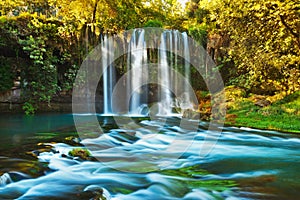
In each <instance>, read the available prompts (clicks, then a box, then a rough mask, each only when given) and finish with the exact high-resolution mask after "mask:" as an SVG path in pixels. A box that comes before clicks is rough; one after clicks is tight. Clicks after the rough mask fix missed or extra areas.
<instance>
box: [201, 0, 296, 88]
mask: <svg viewBox="0 0 300 200" xmlns="http://www.w3.org/2000/svg"><path fill="white" fill-rule="evenodd" d="M199 7H200V8H202V9H205V10H209V12H210V15H209V17H210V19H211V20H212V22H213V23H214V24H215V25H216V27H218V29H216V32H226V33H227V34H228V35H229V36H230V41H231V42H230V47H229V48H228V49H227V52H228V54H229V56H230V57H231V58H232V59H233V60H234V61H235V63H236V65H237V66H238V69H239V75H240V78H241V79H240V81H242V82H240V83H242V84H243V85H244V86H246V87H248V88H255V87H259V88H260V89H263V90H264V91H270V90H272V91H277V90H285V91H288V92H292V91H294V90H298V89H300V82H299V80H300V59H299V58H300V2H299V1H298V0H285V1H281V0H265V1H261V0H214V1H210V0H202V1H200V2H199Z"/></svg>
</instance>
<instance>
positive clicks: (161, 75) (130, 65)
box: [101, 29, 191, 116]
mask: <svg viewBox="0 0 300 200" xmlns="http://www.w3.org/2000/svg"><path fill="white" fill-rule="evenodd" d="M158 37H159V36H158ZM158 37H156V38H155V37H154V40H157V41H155V44H156V46H155V47H154V49H158V52H157V54H156V56H157V57H156V58H155V59H154V60H153V58H152V60H151V59H150V58H148V54H147V51H153V47H148V46H147V45H148V42H149V43H151V42H150V41H149V38H150V39H151V37H148V36H147V37H146V36H145V30H144V29H135V30H133V31H132V34H131V35H130V37H129V38H126V37H125V39H124V41H125V42H126V44H125V46H126V48H127V50H128V51H127V53H126V57H127V63H126V65H125V66H127V73H126V74H127V75H126V76H127V77H126V79H125V87H124V89H125V91H126V92H127V94H126V95H125V98H124V101H125V99H127V103H128V105H125V106H126V107H127V109H125V110H126V111H125V112H127V113H124V112H123V113H122V114H131V115H141V114H144V113H140V110H143V109H140V107H143V108H144V107H145V104H146V105H147V103H149V102H148V100H147V98H148V91H147V90H148V89H147V87H143V82H145V80H147V79H148V77H150V75H151V76H153V75H156V74H157V84H158V85H159V88H160V89H158V90H157V91H156V92H157V94H156V96H157V97H158V99H157V105H158V110H157V111H156V112H157V113H155V114H157V115H164V116H167V115H172V114H174V113H172V107H173V106H174V105H175V104H174V99H173V97H172V89H171V88H173V90H176V91H179V90H178V88H180V93H181V95H180V98H179V99H180V101H177V103H176V105H175V106H179V107H183V108H186V107H187V108H190V107H191V103H190V98H189V96H190V92H191V91H189V84H190V64H189V62H188V61H186V60H185V61H184V62H182V61H181V60H182V58H180V57H179V56H178V55H177V54H178V53H180V54H181V55H182V56H183V57H184V59H189V58H190V52H189V43H188V36H187V34H186V33H180V32H179V31H177V30H166V31H163V32H162V33H161V34H160V38H158ZM152 39H153V38H152ZM114 42H115V41H114V40H113V39H111V38H110V37H108V36H104V39H103V44H102V46H101V49H102V65H103V69H105V68H106V67H107V66H109V67H107V70H103V91H104V109H103V110H104V112H103V113H104V114H120V113H114V112H113V111H114V110H115V109H114V108H115V107H117V106H118V105H113V104H114V103H112V102H113V101H112V98H113V89H114V86H115V84H116V78H115V75H114V73H115V72H114V70H115V69H114V68H115V67H114V66H112V62H113V58H114V49H113V48H114ZM152 55H153V54H152ZM149 57H150V56H149ZM180 59H181V60H180ZM153 61H155V62H156V63H153ZM181 63H183V64H181ZM148 64H152V65H153V64H155V65H157V66H158V69H157V71H155V69H154V68H149V67H147V66H148ZM182 65H183V66H182ZM172 70H173V72H172ZM174 71H175V72H176V73H174ZM178 74H182V75H183V76H184V78H185V80H186V81H184V82H180V83H178V82H177V80H178ZM145 94H146V95H145ZM176 98H178V97H176ZM178 102H179V103H178ZM116 110H118V109H116Z"/></svg>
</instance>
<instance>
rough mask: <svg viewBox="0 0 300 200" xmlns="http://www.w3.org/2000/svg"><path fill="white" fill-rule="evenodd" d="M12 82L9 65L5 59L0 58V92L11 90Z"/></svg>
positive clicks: (11, 72)
mask: <svg viewBox="0 0 300 200" xmlns="http://www.w3.org/2000/svg"><path fill="white" fill-rule="evenodd" d="M13 81H14V74H13V70H12V67H11V63H10V62H9V60H8V59H6V58H5V57H3V56H0V92H3V91H6V90H9V89H11V87H12V86H13Z"/></svg>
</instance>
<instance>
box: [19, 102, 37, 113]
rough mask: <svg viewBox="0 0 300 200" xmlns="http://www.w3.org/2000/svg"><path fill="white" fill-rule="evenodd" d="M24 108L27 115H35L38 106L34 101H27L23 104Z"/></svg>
mask: <svg viewBox="0 0 300 200" xmlns="http://www.w3.org/2000/svg"><path fill="white" fill-rule="evenodd" d="M22 109H23V110H24V112H25V114H26V115H33V114H34V113H35V111H36V109H37V108H36V106H34V104H33V103H32V101H29V102H25V103H24V105H23V106H22Z"/></svg>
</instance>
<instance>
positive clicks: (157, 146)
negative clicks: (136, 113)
mask: <svg viewBox="0 0 300 200" xmlns="http://www.w3.org/2000/svg"><path fill="white" fill-rule="evenodd" d="M179 123H180V121H176V120H175V119H173V120H169V122H168V123H166V122H165V120H164V119H163V118H161V119H158V120H155V121H150V120H144V121H141V122H140V124H141V125H143V128H138V129H137V128H133V126H131V127H129V126H127V128H122V129H121V128H117V129H110V130H108V131H107V132H106V133H105V134H103V135H101V136H99V137H97V138H89V139H84V140H83V141H82V144H84V145H86V146H88V147H89V148H90V150H91V152H92V155H93V156H95V157H97V158H98V159H99V161H101V162H99V161H79V160H77V159H72V158H66V157H65V156H63V155H67V154H68V152H69V151H70V150H71V149H73V148H75V147H74V146H70V145H67V144H64V143H57V144H48V145H50V146H53V148H54V150H55V151H47V152H43V153H41V154H40V155H39V157H38V160H39V162H47V163H49V168H50V170H48V171H46V172H45V174H44V175H43V176H41V177H39V178H29V179H22V180H18V181H11V180H10V179H11V178H10V175H11V172H9V173H6V174H5V173H4V174H3V175H2V177H1V178H0V179H2V185H0V199H51V198H53V199H84V198H83V197H82V196H80V195H83V194H84V192H85V191H95V190H97V188H105V189H104V193H105V196H106V197H108V199H114V200H123V199H130V200H131V199H133V200H134V199H137V200H139V199H149V200H152V199H162V200H163V199H170V200H173V199H174V200H180V199H186V200H189V199H195V200H196V199H199V200H202V199H205V200H206V199H297V198H298V197H299V188H300V184H299V178H300V176H299V173H298V171H299V166H300V162H299V161H300V159H299V147H300V139H299V137H298V136H297V135H287V134H281V133H277V132H268V131H259V130H252V129H249V130H244V129H239V128H232V127H225V128H224V132H223V134H222V135H221V137H220V139H219V141H218V143H217V144H214V143H213V142H212V143H210V142H209V141H206V142H204V140H205V137H206V135H207V134H211V133H210V132H209V131H208V130H206V129H205V127H206V126H207V124H205V123H201V124H199V126H200V127H199V130H198V131H197V132H195V131H191V130H188V129H183V128H181V127H179ZM206 128H207V127H206ZM161 132H163V134H161ZM27 139H28V138H27ZM176 141H177V144H178V147H177V148H176V149H172V151H168V150H169V148H168V146H169V145H171V144H172V143H174V142H176ZM191 141H192V143H191ZM185 143H190V144H191V145H190V146H188V148H185V149H184V151H183V149H182V148H181V146H182V144H185ZM206 145H214V148H213V150H212V151H211V153H210V154H209V155H208V156H207V157H205V158H203V157H201V156H199V151H200V149H201V148H206ZM177 155H181V156H180V157H178V156H177ZM1 161H2V163H3V165H2V166H3V167H2V168H1V169H2V170H3V169H5V170H8V171H9V169H10V168H11V167H13V166H12V165H6V166H5V165H4V164H7V163H8V162H7V161H4V160H3V159H2V160H1ZM13 161H14V163H18V162H20V160H16V159H13V158H12V159H11V162H13ZM195 165H196V166H200V167H201V169H202V168H203V169H206V170H209V172H210V173H209V174H206V175H201V174H199V175H197V174H195V175H193V177H185V176H181V173H178V174H175V175H166V174H164V173H162V170H163V169H166V168H168V169H178V168H183V167H186V166H195ZM199 180H202V181H203V183H204V185H203V186H197V187H196V186H194V187H192V184H191V185H190V186H189V185H186V184H183V182H182V181H185V183H186V182H189V183H193V182H197V181H199ZM216 180H235V181H237V182H238V183H239V186H238V187H231V188H228V189H227V190H219V189H218V187H217V186H216V187H213V186H211V185H210V184H208V185H209V187H206V186H205V182H210V181H216ZM120 189H123V190H120ZM124 190H129V193H128V194H126V192H125V193H124Z"/></svg>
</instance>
